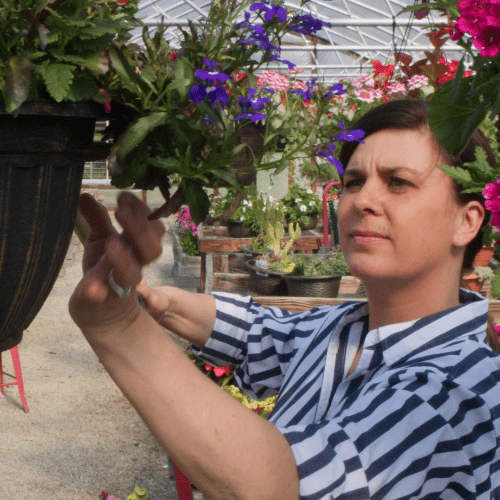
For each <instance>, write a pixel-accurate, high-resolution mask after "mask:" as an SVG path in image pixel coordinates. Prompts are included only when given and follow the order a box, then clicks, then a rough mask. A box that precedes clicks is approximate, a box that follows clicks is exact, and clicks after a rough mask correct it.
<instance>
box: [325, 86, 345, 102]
mask: <svg viewBox="0 0 500 500" xmlns="http://www.w3.org/2000/svg"><path fill="white" fill-rule="evenodd" d="M346 92H347V89H344V87H343V85H342V84H341V83H336V84H335V85H334V86H333V87H332V88H331V89H330V90H329V91H328V92H327V93H326V94H325V95H324V96H323V98H324V99H330V97H332V96H334V95H340V94H345V93H346Z"/></svg>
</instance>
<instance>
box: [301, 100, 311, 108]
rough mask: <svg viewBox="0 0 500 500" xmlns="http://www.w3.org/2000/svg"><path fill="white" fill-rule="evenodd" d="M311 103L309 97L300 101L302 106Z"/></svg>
mask: <svg viewBox="0 0 500 500" xmlns="http://www.w3.org/2000/svg"><path fill="white" fill-rule="evenodd" d="M310 104H311V101H310V100H309V99H306V100H305V101H302V105H303V106H304V107H306V106H309V105H310Z"/></svg>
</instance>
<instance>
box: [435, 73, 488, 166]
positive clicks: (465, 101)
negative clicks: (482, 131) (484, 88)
mask: <svg viewBox="0 0 500 500" xmlns="http://www.w3.org/2000/svg"><path fill="white" fill-rule="evenodd" d="M471 78H472V77H468V78H463V79H462V80H460V82H459V83H457V82H455V81H449V82H446V83H445V84H444V85H442V86H441V87H438V88H437V89H436V90H435V92H434V94H433V95H432V98H431V100H430V103H429V110H428V113H427V117H428V119H429V126H430V129H431V131H432V133H433V134H434V136H435V137H436V139H437V141H438V142H439V144H441V145H442V146H443V147H444V148H445V149H446V151H448V153H450V154H451V155H452V156H454V157H456V156H458V155H459V154H460V152H461V151H462V149H463V148H464V147H465V145H466V144H467V141H468V140H469V137H470V136H471V134H472V132H474V130H475V129H476V128H477V127H478V126H479V124H480V123H481V122H482V121H483V119H484V118H485V117H486V114H487V113H488V102H487V101H484V100H483V101H482V100H481V99H480V97H479V95H478V94H477V93H471V92H470V89H471V87H470V83H471Z"/></svg>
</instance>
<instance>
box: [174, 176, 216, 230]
mask: <svg viewBox="0 0 500 500" xmlns="http://www.w3.org/2000/svg"><path fill="white" fill-rule="evenodd" d="M181 187H182V190H183V192H184V197H185V200H186V205H187V206H188V207H189V212H190V214H191V218H192V219H193V221H194V223H195V224H196V225H198V224H199V223H200V222H202V221H204V220H205V218H206V217H207V215H208V210H209V207H210V200H209V199H208V195H207V193H206V192H205V190H204V189H203V188H202V187H201V185H200V184H198V183H197V182H193V181H189V180H187V179H184V180H183V182H182V183H181Z"/></svg>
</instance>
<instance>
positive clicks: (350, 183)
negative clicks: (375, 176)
mask: <svg viewBox="0 0 500 500" xmlns="http://www.w3.org/2000/svg"><path fill="white" fill-rule="evenodd" d="M362 185H363V179H351V180H349V181H347V182H346V183H344V189H352V188H355V187H360V186H362Z"/></svg>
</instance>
